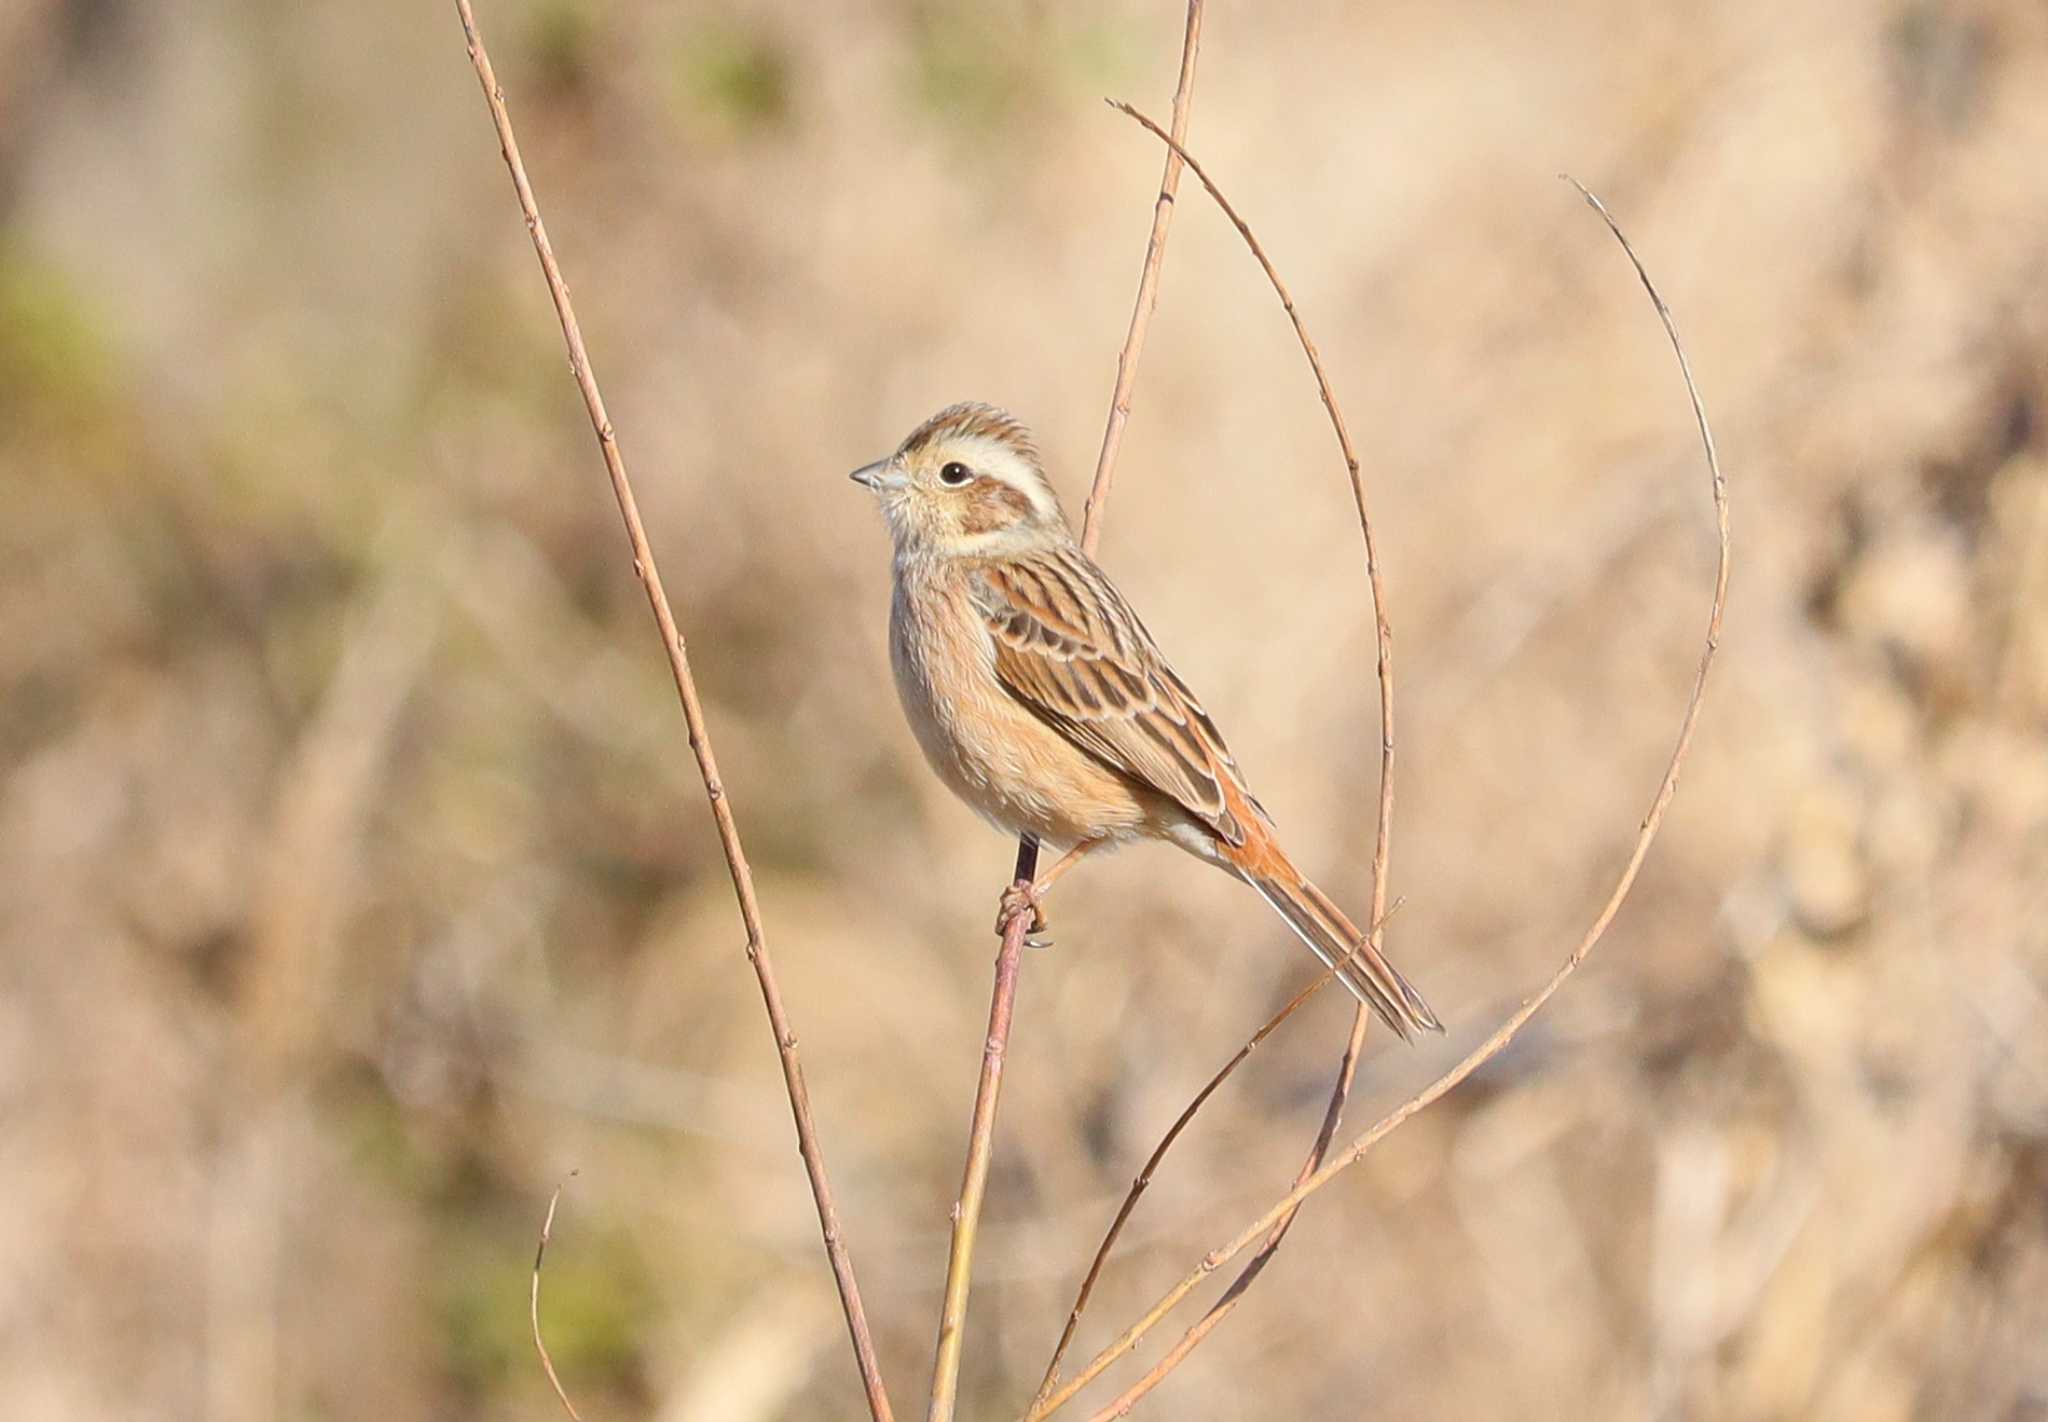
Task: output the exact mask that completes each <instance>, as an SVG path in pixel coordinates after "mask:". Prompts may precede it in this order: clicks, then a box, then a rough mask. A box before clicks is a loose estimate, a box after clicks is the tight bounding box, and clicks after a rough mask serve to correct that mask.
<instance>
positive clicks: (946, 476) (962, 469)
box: [939, 459, 974, 489]
mask: <svg viewBox="0 0 2048 1422" xmlns="http://www.w3.org/2000/svg"><path fill="white" fill-rule="evenodd" d="M973 477H974V471H973V470H971V469H969V468H968V467H967V466H966V465H964V464H962V463H961V462H960V461H959V460H957V459H956V460H953V461H952V462H951V463H949V464H948V465H946V467H945V468H943V469H941V470H940V471H939V482H940V483H941V484H951V485H952V486H953V487H954V488H956V489H957V488H958V487H960V485H962V484H964V483H966V482H967V481H968V480H969V479H972V478H973Z"/></svg>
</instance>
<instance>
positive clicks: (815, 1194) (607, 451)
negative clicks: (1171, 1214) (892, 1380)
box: [455, 0, 892, 1422]
mask: <svg viewBox="0 0 2048 1422" xmlns="http://www.w3.org/2000/svg"><path fill="white" fill-rule="evenodd" d="M455 9H456V12H457V13H458V14H459V15H460V16H461V18H462V32H463V35H464V37H465V38H466V39H467V40H468V43H469V58H470V63H471V64H472V65H474V66H475V68H476V76H477V82H478V83H480V84H481V85H482V86H483V91H484V100H485V102H486V103H488V104H489V105H490V110H491V122H492V123H493V124H494V125H495V126H496V128H497V130H498V145H499V148H500V150H501V151H502V152H503V154H504V157H505V166H506V167H507V168H508V169H509V170H510V171H511V174H512V187H513V189H514V190H515V191H516V192H517V193H518V195H519V209H520V212H521V213H522V214H524V216H525V218H526V230H527V232H528V233H529V234H530V235H531V236H532V238H533V250H534V254H535V255H536V256H537V257H539V258H540V266H541V271H542V273H543V274H544V275H545V276H546V278H547V284H548V294H549V295H550V296H551V297H553V298H554V303H555V315H556V316H557V317H558V318H559V319H560V321H561V323H562V338H563V340H564V341H565V342H566V343H567V344H568V348H569V367H570V369H571V371H573V372H574V374H575V377H576V385H577V388H578V389H579V390H581V391H582V393H583V404H584V407H585V409H587V410H588V411H589V414H590V424H591V428H592V429H593V430H595V431H596V433H597V442H598V447H599V448H600V449H601V450H602V451H603V454H604V463H605V469H606V471H607V472H608V473H609V474H610V476H611V482H612V493H613V494H614V496H615V497H616V498H617V499H618V504H619V514H620V516H621V517H622V518H623V519H624V520H625V524H626V537H627V539H628V540H629V541H630V542H631V544H632V549H633V572H634V574H635V575H636V576H637V577H638V578H639V579H640V583H641V586H642V587H644V588H645V589H646V592H647V604H648V607H649V608H650V609H651V610H652V611H653V613H654V621H655V623H656V625H657V626H658V627H659V628H660V629H661V640H662V646H663V648H664V650H665V651H666V652H667V654H668V663H669V670H670V671H671V672H672V673H673V674H674V677H675V684H676V695H677V696H678V698H680V700H681V701H682V706H683V719H684V721H685V722H686V723H687V725H688V727H689V733H690V749H691V750H692V751H694V752H695V753H696V757H697V769H698V771H699V773H700V774H701V775H702V776H703V778H704V794H705V797H706V799H707V800H709V802H710V805H711V818H712V821H713V822H714V823H715V824H716V826H717V828H718V842H719V847H720V848H721V849H722V850H723V851H724V853H725V863H726V867H727V869H728V870H729V871H730V872H731V874H732V887H733V894H734V896H735V897H736V898H737V899H738V901H739V910H740V921H741V923H742V924H743V925H744V927H745V929H746V937H747V944H746V952H747V961H748V962H750V963H752V964H753V966H754V975H755V977H756V978H757V979H758V980H759V982H760V987H761V1001H762V1003H763V1005H764V1006H765V1007H766V1008H767V1010H768V1024H769V1026H770V1028H771V1029H772V1030H773V1031H774V1034H775V1049H776V1052H777V1054H778V1055H779V1056H780V1057H781V1059H782V1078H783V1084H784V1086H785V1087H786V1088H787V1089H788V1092H789V1109H790V1114H791V1115H792V1116H793V1117H794V1118H795V1121H796V1135H797V1150H798V1152H799V1154H801V1155H802V1156H803V1162H804V1170H805V1172H806V1173H807V1174H808V1175H809V1177H810V1183H811V1196H812V1198H813V1199H814V1200H815V1201H816V1203H817V1209H818V1225H819V1228H820V1231H821V1232H822V1233H823V1235H824V1239H825V1254H826V1257H827V1258H828V1259H829V1260H830V1261H831V1264H832V1276H833V1279H834V1281H835V1282H836V1283H837V1285H838V1287H839V1302H840V1305H841V1307H842V1308H843V1309H844V1310H845V1313H846V1327H847V1331H848V1333H849V1334H850V1336H851V1337H852V1339H853V1351H854V1359H855V1362H856V1363H857V1364H858V1365H859V1367H860V1374H861V1382H862V1384H863V1386H864V1387H865V1389H866V1392H867V1402H868V1412H869V1414H870V1416H871V1417H872V1419H873V1422H891V1418H892V1414H891V1412H890V1409H889V1396H888V1393H887V1391H886V1390H885V1388H884V1387H883V1385H882V1373H881V1368H880V1366H879V1364H878V1363H877V1362H876V1359H875V1345H874V1339H873V1337H872V1336H871V1335H870V1334H869V1331H868V1322H867V1313H866V1311H865V1310H864V1309H863V1308H862V1306H861V1301H860V1286H859V1285H858V1283H856V1282H855V1280H854V1274H853V1261H852V1259H851V1258H850V1257H849V1255H848V1253H847V1249H846V1244H845V1241H844V1239H843V1238H842V1236H841V1233H840V1225H839V1211H838V1207H837V1206H836V1205H835V1204H834V1203H833V1200H832V1188H831V1185H830V1184H829V1182H828V1181H827V1179H826V1176H825V1157H824V1153H823V1151H822V1150H821V1149H820V1147H819V1144H818V1132H817V1126H816V1124H815V1122H814V1121H813V1120H812V1116H811V1100H810V1093H809V1091H808V1090H807V1089H806V1088H805V1085H804V1074H803V1067H802V1064H801V1063H800V1062H799V1061H798V1060H797V1054H796V1033H795V1032H793V1031H792V1030H791V1029H790V1025H789V1017H788V1014H787V1013H786V1012H785V1011H784V1010H783V1006H782V992H781V990H780V988H779V987H778V986H777V985H776V981H775V971H774V968H773V966H772V964H771V963H770V960H769V957H768V942H767V935H766V933H765V931H764V930H763V928H762V926H761V907H760V902H759V900H758V899H757V898H756V897H755V893H754V876H753V871H752V870H751V869H749V868H748V866H747V856H746V851H745V849H744V848H742V846H741V844H740V833H739V828H738V825H737V824H736V823H735V821H734V819H733V810H732V801H731V798H730V797H729V796H728V795H727V794H726V790H725V784H724V782H723V781H722V780H721V779H720V778H719V774H718V762H717V759H716V758H715V757H714V756H713V755H712V751H711V732H710V729H709V727H708V726H707V725H706V724H705V720H704V707H703V704H702V703H701V702H700V701H699V699H698V696H697V683H696V678H695V677H694V676H693V675H692V674H691V671H690V659H689V654H688V651H687V649H686V648H685V645H684V642H683V634H682V632H681V631H680V630H679V629H678V628H677V626H676V620H675V615H674V613H672V612H671V611H670V610H669V602H668V596H667V594H666V593H665V592H664V591H663V590H662V585H661V574H660V573H659V572H658V571H657V570H656V568H655V564H654V552H653V550H652V549H651V548H650V547H649V546H648V542H647V530H646V529H645V528H644V527H642V525H641V522H640V509H639V504H638V502H637V500H635V498H634V497H633V486H632V483H631V482H630V481H629V480H628V479H627V477H626V464H625V460H624V458H623V457H622V456H621V455H620V453H619V444H618V439H617V436H616V435H615V434H614V433H613V430H612V422H611V419H610V417H609V416H607V415H606V414H605V408H604V397H603V395H601V394H600V393H599V391H598V387H597V377H596V375H595V374H594V373H593V372H592V371H591V368H590V356H589V353H588V352H587V351H586V350H585V349H584V346H583V333H582V331H581V330H580V329H579V327H578V326H577V324H576V312H575V309H574V308H573V307H572V306H571V305H570V303H569V289H568V287H567V286H566V285H564V283H563V281H562V273H561V270H560V268H559V267H558V266H557V265H556V263H555V253H554V248H553V247H552V246H551V245H550V244H549V242H548V234H547V228H546V226H545V225H544V224H543V223H542V222H541V217H540V209H539V207H538V206H537V205H536V204H535V202H534V197H533V186H532V184H531V183H530V182H529V181H528V180H527V176H526V165H525V164H524V162H522V161H521V159H520V156H519V142H518V139H517V138H515V137H514V136H513V132H512V118H511V115H510V114H508V113H507V112H506V110H505V91H504V89H503V88H502V87H501V86H500V85H499V83H498V78H497V75H496V73H495V72H494V71H493V70H492V68H491V60H490V55H489V54H488V53H486V51H485V49H484V43H483V38H482V36H480V35H479V34H478V33H477V24H476V16H475V14H474V13H473V12H472V10H471V8H470V0H455Z"/></svg>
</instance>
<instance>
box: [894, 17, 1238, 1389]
mask: <svg viewBox="0 0 2048 1422" xmlns="http://www.w3.org/2000/svg"><path fill="white" fill-rule="evenodd" d="M1201 42H1202V0H1188V16H1187V28H1186V30H1185V32H1184V33H1183V35H1182V37H1181V50H1180V79H1179V81H1178V83H1177V84H1176V85H1175V87H1174V92H1173V132H1174V134H1175V135H1176V136H1177V137H1178V136H1184V135H1185V134H1186V133H1187V126H1188V109H1189V106H1190V104H1191V103H1192V102H1193V99H1194V92H1195V56H1196V54H1197V53H1198V52H1199V51H1200V48H1201ZM1180 171H1181V156H1180V153H1179V152H1178V150H1176V149H1175V148H1174V147H1173V146H1172V145H1168V148H1167V154H1166V168H1165V172H1164V173H1163V174H1162V176H1161V177H1160V180H1159V197H1158V199H1157V201H1155V202H1154V203H1153V206H1152V231H1151V235H1150V236H1149V237H1147V238H1146V241H1145V265H1144V268H1143V270H1142V271H1141V272H1140V273H1139V276H1138V297H1137V301H1136V303H1135V304H1134V305H1133V307H1132V310H1131V325H1130V329H1129V331H1128V332H1126V333H1125V335H1124V344H1123V349H1122V350H1121V351H1120V352H1119V353H1118V355H1117V361H1116V389H1115V391H1114V392H1113V393H1112V394H1111V396H1110V402H1109V423H1108V426H1107V427H1106V428H1105V429H1104V430H1103V434H1102V452H1101V454H1100V455H1098V456H1097V458H1096V461H1095V480H1094V482H1093V483H1092V484H1091V485H1090V486H1089V490H1088V503H1087V507H1086V508H1085V509H1084V510H1083V515H1082V521H1081V548H1082V550H1083V551H1084V552H1086V553H1088V554H1089V555H1090V556H1093V555H1094V552H1095V549H1096V546H1097V544H1099V543H1100V542H1101V539H1102V513H1103V509H1104V508H1105V506H1107V504H1108V502H1109V491H1110V486H1111V484H1112V483H1113V481H1114V479H1115V471H1116V456H1117V448H1118V445H1119V444H1120V443H1121V442H1122V439H1123V430H1124V425H1125V423H1126V422H1127V421H1128V420H1129V419H1130V414H1131V391H1132V388H1133V387H1134V386H1135V385H1136V384H1137V379H1138V358H1139V356H1140V355H1141V354H1142V353H1143V351H1144V348H1145V332H1146V330H1147V329H1148V328H1149V327H1150V326H1151V324H1152V311H1153V308H1155V307H1156V306H1157V305H1158V304H1159V271H1160V266H1161V264H1162V263H1163V262H1164V261H1165V259H1166V236H1167V232H1168V230H1169V229H1170V228H1171V227H1172V225H1173V201H1174V193H1175V191H1176V190H1177V189H1178V188H1179V186H1180ZM1037 874H1038V842H1037V841H1036V840H1034V839H1031V838H1029V837H1028V836H1027V837H1025V838H1023V839H1020V840H1019V841H1018V842H1017V872H1016V876H1015V880H1016V883H1017V884H1018V885H1019V886H1023V887H1028V886H1029V885H1030V883H1031V881H1032V880H1033V879H1034V878H1036V877H1037ZM1029 918H1030V915H1029V914H1026V913H1019V914H1013V915H1012V916H1011V918H1010V921H1009V922H1008V923H1007V924H1005V925H1004V928H1003V946H1002V949H1001V951H1000V952H999V953H998V954H997V955H996V977H995V990H994V992H993V994H992V995H991V997H990V1000H989V1013H988V1041H987V1044H986V1046H985V1047H984V1049H983V1051H982V1058H981V1082H980V1085H979V1086H978V1087H977V1088H976V1090H975V1095H974V1125H973V1128H972V1131H971V1132H970V1134H969V1136H968V1140H967V1168H966V1172H965V1175H964V1177H963V1178H962V1180H961V1182H960V1198H959V1200H958V1201H957V1202H956V1203H955V1204H954V1206H953V1245H952V1251H951V1253H950V1255H949V1257H948V1259H947V1261H946V1298H945V1303H944V1304H943V1306H942V1309H941V1313H940V1317H939V1343H938V1352H937V1357H936V1358H935V1359H934V1361H933V1365H932V1399H931V1410H930V1412H929V1414H928V1416H929V1419H930V1422H950V1419H951V1418H952V1416H953V1408H954V1406H955V1403H956V1401H957V1398H958V1393H959V1386H960V1346H961V1329H962V1328H963V1326H964V1325H965V1323H966V1321H967V1290H968V1285H969V1283H970V1281H971V1279H972V1274H973V1259H974V1241H975V1234H976V1231H977V1229H978V1227H979V1225H980V1220H981V1201H982V1193H983V1190H984V1188H985V1187H986V1186H987V1183H988V1165H989V1156H990V1154H991V1153H992V1152H993V1150H994V1148H995V1116H996V1102H997V1099H998V1097H999V1095H1000V1094H1001V1091H1002V1078H1003V1058H1004V1055H1005V1054H1006V1053H1007V1052H1008V1050H1009V1044H1010V1014H1011V1009H1012V1007H1013V1006H1014V1005H1015V1000H1016V995H1017V968H1018V960H1019V955H1020V954H1021V953H1022V951H1023V946H1024V933H1025V928H1026V925H1027V923H1028V920H1029Z"/></svg>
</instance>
